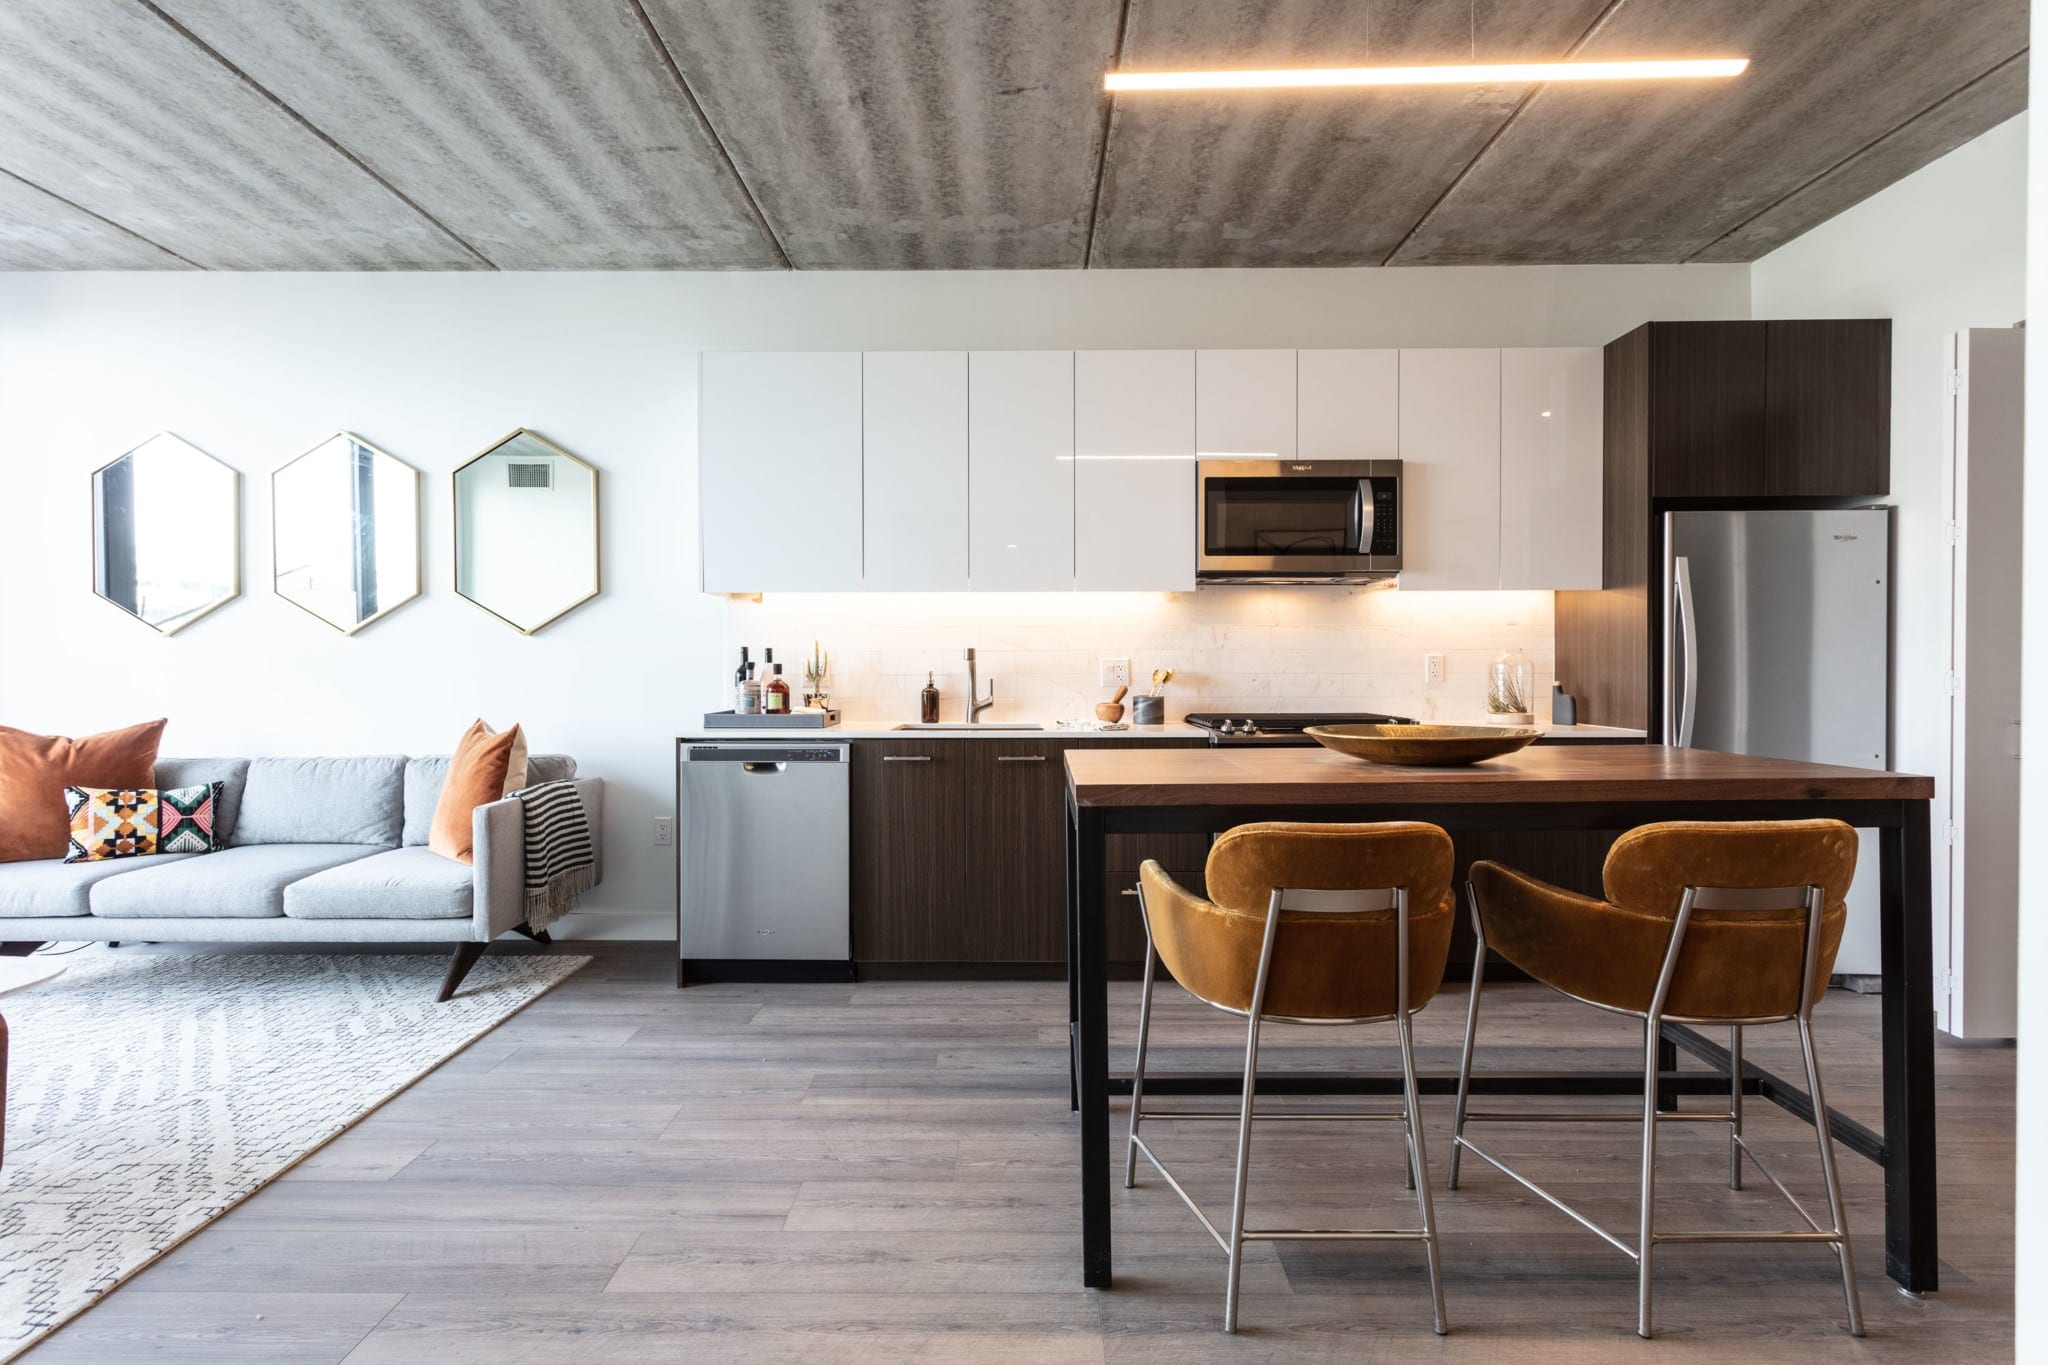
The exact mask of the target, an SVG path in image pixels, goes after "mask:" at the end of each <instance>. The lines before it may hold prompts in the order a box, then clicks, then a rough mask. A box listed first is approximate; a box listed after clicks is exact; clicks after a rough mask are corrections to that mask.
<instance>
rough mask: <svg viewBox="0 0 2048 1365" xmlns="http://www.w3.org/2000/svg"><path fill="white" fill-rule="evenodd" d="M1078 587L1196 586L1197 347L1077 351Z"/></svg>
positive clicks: (1170, 588)
mask: <svg viewBox="0 0 2048 1365" xmlns="http://www.w3.org/2000/svg"><path fill="white" fill-rule="evenodd" d="M1074 586H1075V587H1078V588H1097V589H1120V590H1126V591H1145V590H1150V591H1160V592H1178V591H1183V590H1187V589H1192V588H1193V587H1194V586H1195V353H1194V352H1193V351H1077V352H1076V353H1075V355H1074Z"/></svg>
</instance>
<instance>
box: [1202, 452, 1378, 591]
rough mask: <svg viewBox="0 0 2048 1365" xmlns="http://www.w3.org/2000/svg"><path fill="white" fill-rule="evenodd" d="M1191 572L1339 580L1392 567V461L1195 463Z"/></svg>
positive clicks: (1260, 579) (1212, 578)
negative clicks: (1193, 540) (1196, 482)
mask: <svg viewBox="0 0 2048 1365" xmlns="http://www.w3.org/2000/svg"><path fill="white" fill-rule="evenodd" d="M1196 478H1197V480H1198V486H1197V489H1196V497H1195V509H1196V510H1195V516H1196V528H1195V530H1196V538H1195V546H1196V553H1197V558H1196V562H1195V577H1196V579H1197V580H1198V581H1200V582H1208V583H1232V582H1235V583H1343V582H1354V581H1369V580H1372V579H1380V578H1391V577H1393V576H1394V575H1395V574H1397V573H1399V572H1400V571H1401V462H1400V461H1399V460H1234V459H1225V460H1201V461H1199V462H1198V463H1197V465H1196Z"/></svg>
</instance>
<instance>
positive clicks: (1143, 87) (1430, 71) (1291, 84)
mask: <svg viewBox="0 0 2048 1365" xmlns="http://www.w3.org/2000/svg"><path fill="white" fill-rule="evenodd" d="M1748 69H1749V58H1747V57H1705V58H1695V59H1687V60H1678V61H1648V62H1495V63H1490V64H1487V65H1483V66H1325V67H1300V68H1296V69H1291V70H1275V71H1112V72H1110V73H1108V74H1107V75H1105V76H1104V77H1103V78H1102V88H1103V89H1105V90H1110V91H1117V92H1140V91H1148V90H1309V89H1316V88H1321V87H1329V86H1371V85H1513V84H1521V83H1525V82H1542V81H1668V80H1699V79H1702V78H1711V77H1727V76H1739V75H1741V74H1742V73H1743V72H1744V71H1746V70H1748Z"/></svg>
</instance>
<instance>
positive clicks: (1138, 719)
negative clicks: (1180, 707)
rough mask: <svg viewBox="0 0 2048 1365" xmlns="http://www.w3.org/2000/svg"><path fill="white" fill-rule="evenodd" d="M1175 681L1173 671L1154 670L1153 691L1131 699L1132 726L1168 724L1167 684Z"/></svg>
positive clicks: (1166, 669)
mask: <svg viewBox="0 0 2048 1365" xmlns="http://www.w3.org/2000/svg"><path fill="white" fill-rule="evenodd" d="M1171 681H1173V670H1172V669H1170V668H1155V669H1153V670H1152V690H1151V691H1150V692H1141V693H1139V694H1138V695H1137V696H1135V697H1133V698H1131V724H1133V725H1164V724H1166V684H1168V683H1169V682H1171Z"/></svg>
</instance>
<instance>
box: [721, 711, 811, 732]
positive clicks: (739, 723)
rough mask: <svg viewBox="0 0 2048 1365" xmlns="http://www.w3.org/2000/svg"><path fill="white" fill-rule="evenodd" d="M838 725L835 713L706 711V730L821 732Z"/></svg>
mask: <svg viewBox="0 0 2048 1365" xmlns="http://www.w3.org/2000/svg"><path fill="white" fill-rule="evenodd" d="M838 723H839V712H837V711H836V710H835V711H791V712H789V713H788V714H787V715H769V714H767V713H766V712H763V713H761V714H759V715H756V714H754V713H752V712H742V711H706V712H705V713H704V728H705V729H707V730H823V729H825V728H827V727H828V726H833V725H837V724H838Z"/></svg>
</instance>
